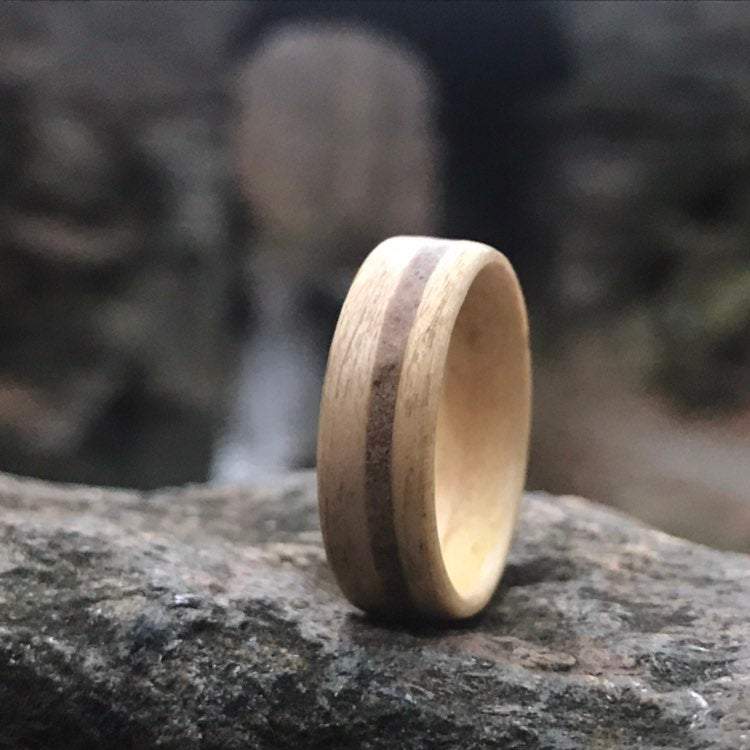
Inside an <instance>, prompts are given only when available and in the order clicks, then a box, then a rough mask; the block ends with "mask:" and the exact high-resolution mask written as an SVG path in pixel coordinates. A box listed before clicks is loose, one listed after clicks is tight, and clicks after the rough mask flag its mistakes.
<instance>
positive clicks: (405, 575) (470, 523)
mask: <svg viewBox="0 0 750 750" xmlns="http://www.w3.org/2000/svg"><path fill="white" fill-rule="evenodd" d="M530 381H531V378H530V357H529V347H528V325H527V318H526V310H525V305H524V301H523V295H522V293H521V290H520V287H519V285H518V281H517V279H516V276H515V273H514V272H513V269H512V267H511V265H510V263H509V262H508V260H507V259H506V258H505V256H503V255H502V254H501V253H499V252H497V251H496V250H494V249H492V248H490V247H488V246H486V245H482V244H479V243H476V242H469V241H463V240H460V241H459V240H441V239H436V238H429V237H395V238H392V239H390V240H386V241H385V242H383V243H381V244H380V245H379V246H378V247H377V248H375V250H373V252H372V253H371V254H370V255H369V257H368V258H367V260H366V261H365V262H364V264H363V265H362V267H361V269H360V270H359V273H358V274H357V277H356V278H355V280H354V282H353V284H352V287H351V289H350V291H349V294H348V296H347V298H346V301H345V303H344V306H343V309H342V312H341V316H340V318H339V323H338V326H337V328H336V333H335V336H334V339H333V343H332V345H331V351H330V354H329V360H328V368H327V373H326V379H325V384H324V387H323V397H322V401H321V415H320V431H319V437H318V483H319V503H320V516H321V526H322V529H323V538H324V541H325V546H326V551H327V555H328V560H329V562H330V564H331V567H332V568H333V571H334V573H335V575H336V578H337V579H338V581H339V584H340V585H341V588H342V590H343V591H344V593H345V595H346V596H347V597H348V598H349V599H350V600H351V601H352V602H353V603H354V604H355V605H356V606H358V607H360V608H362V609H364V610H367V611H370V612H374V613H377V614H379V615H382V616H386V617H391V618H403V617H409V616H415V615H416V616H426V617H432V618H443V619H455V618H462V617H469V616H471V615H473V614H475V613H476V612H478V611H479V610H480V609H481V608H482V607H483V606H484V605H485V604H486V603H487V601H488V600H489V598H490V596H491V595H492V593H493V591H494V590H495V588H496V586H497V582H498V580H499V578H500V575H501V572H502V569H503V565H504V562H505V557H506V554H507V550H508V546H509V544H510V540H511V536H512V532H513V529H514V526H515V520H516V516H517V513H518V505H519V502H520V498H521V494H522V491H523V484H524V479H525V472H526V460H527V454H528V441H529V422H530V400H531V382H530Z"/></svg>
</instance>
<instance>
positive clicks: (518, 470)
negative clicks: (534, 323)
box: [435, 264, 527, 598]
mask: <svg viewBox="0 0 750 750" xmlns="http://www.w3.org/2000/svg"><path fill="white" fill-rule="evenodd" d="M525 348H526V340H525V331H524V325H523V324H522V322H521V321H519V308H518V295H517V292H516V290H515V288H514V286H513V279H512V278H511V276H510V275H509V274H507V273H503V271H502V269H501V268H500V267H498V266H497V265H496V264H490V265H487V266H485V267H484V268H483V269H482V270H481V271H480V272H479V273H478V274H477V277H476V278H475V279H474V281H473V282H472V285H471V286H470V288H469V291H468V292H467V295H466V298H465V300H464V303H463V305H462V307H461V309H460V311H459V314H458V317H457V319H456V323H455V325H454V328H453V332H452V335H451V340H450V346H449V350H448V356H447V359H446V364H445V370H444V376H443V377H444V380H443V388H442V393H441V399H440V406H439V409H438V422H437V436H436V448H435V503H436V514H437V528H438V536H439V539H440V547H441V550H442V556H443V562H444V564H445V568H446V572H447V574H448V577H449V579H450V581H451V583H452V584H453V587H454V588H455V589H456V591H457V592H458V594H459V596H461V597H462V598H472V597H473V596H476V595H477V594H478V593H481V592H482V591H484V590H486V589H487V588H488V587H489V586H493V585H494V582H495V580H496V576H497V574H498V572H499V570H500V568H501V567H502V565H503V562H504V559H505V556H506V553H507V548H508V546H509V543H510V539H511V535H512V531H513V528H514V525H515V507H516V498H517V494H518V492H519V491H520V487H521V485H522V484H523V481H524V477H523V472H524V468H525V451H526V444H525V441H524V440H522V439H520V436H519V434H518V425H519V424H522V423H523V422H524V420H525V418H526V417H525V414H526V410H527V396H526V379H527V371H526V359H525V357H523V356H521V354H520V353H522V352H524V351H525Z"/></svg>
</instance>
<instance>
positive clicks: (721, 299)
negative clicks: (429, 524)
mask: <svg viewBox="0 0 750 750" xmlns="http://www.w3.org/2000/svg"><path fill="white" fill-rule="evenodd" d="M748 49H750V5H748V4H746V3H722V2H700V3H697V2H696V3H691V2H687V3H657V2H654V3H650V2H637V3H636V2H633V3H630V2H583V3H578V2H569V3H556V4H546V3H534V2H529V3H502V2H497V3H493V2H483V3H472V2H458V3H454V2H432V3H422V2H387V3H378V2H354V1H353V0H352V1H351V2H292V1H291V0H290V1H289V2H270V3H265V2H244V3H241V2H231V1H230V2H221V3H219V2H216V3H208V2H206V3H203V2H180V3H174V2H149V3H128V2H89V3H67V2H34V3H27V2H13V1H6V2H4V3H3V4H2V5H0V108H1V109H0V111H1V112H2V116H1V118H0V216H1V217H2V219H1V220H0V310H1V314H0V469H2V470H5V471H11V472H16V473H20V474H27V475H32V476H36V477H41V478H45V479H52V480H60V481H70V482H85V483H95V484H104V485H118V486H128V487H139V488H154V487H157V486H161V485H168V484H180V483H185V482H203V481H208V480H212V481H218V482H227V481H233V482H242V481H250V480H252V479H253V478H256V479H257V478H259V477H263V476H266V475H268V474H271V473H274V472H277V471H281V470H284V469H288V468H299V467H305V466H311V465H312V464H313V463H314V443H315V432H316V426H317V425H316V421H317V403H318V398H319V390H320V381H321V378H322V372H323V368H324V364H325V355H326V348H327V345H328V342H329V340H330V336H331V334H332V330H333V326H334V324H335V320H336V315H337V312H338V307H339V305H340V303H341V301H342V299H343V296H344V294H345V292H346V289H347V286H348V284H349V282H350V281H351V278H352V274H353V272H354V270H355V269H356V267H357V266H358V265H359V263H360V262H361V260H362V259H363V257H364V256H365V255H366V253H367V252H368V251H369V250H370V249H371V248H372V247H374V245H375V244H377V242H378V241H380V240H381V239H384V238H385V237H388V236H390V235H394V234H400V233H405V234H440V235H444V236H448V237H465V238H470V239H476V240H482V241H485V242H489V243H491V244H493V245H495V246H496V247H498V248H499V249H501V250H503V251H504V252H505V253H506V254H508V255H509V257H510V258H511V259H512V261H513V262H514V264H515V265H516V267H517V269H518V271H519V275H520V277H521V281H522V283H523V285H524V289H525V291H526V294H527V297H528V302H529V307H530V313H531V321H532V333H533V348H534V355H535V364H536V376H535V380H536V382H535V389H536V390H535V400H536V403H535V425H534V437H533V445H532V458H531V466H530V475H529V486H530V487H531V488H536V489H544V490H548V491H550V492H556V493H576V494H581V495H585V496H587V497H590V498H593V499H596V500H599V501H601V502H604V503H608V504H610V505H614V506H616V507H619V508H622V509H624V510H625V511H627V512H629V513H632V514H634V515H636V516H638V517H640V518H642V519H644V520H645V521H646V522H648V523H651V524H655V525H656V526H658V527H660V528H663V529H665V530H667V531H669V532H672V533H675V534H678V535H681V536H685V537H689V538H692V539H696V540H698V541H702V542H705V543H708V544H711V545H715V546H718V547H722V548H728V549H737V550H745V551H748V550H750V56H749V55H748V54H747V51H748Z"/></svg>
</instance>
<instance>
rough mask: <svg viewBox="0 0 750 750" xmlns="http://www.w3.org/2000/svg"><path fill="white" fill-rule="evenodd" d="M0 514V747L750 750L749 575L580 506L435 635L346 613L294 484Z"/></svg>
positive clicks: (45, 502)
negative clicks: (468, 614)
mask: <svg viewBox="0 0 750 750" xmlns="http://www.w3.org/2000/svg"><path fill="white" fill-rule="evenodd" d="M0 507H1V508H2V522H1V523H0V536H1V537H2V544H1V545H0V747H34V748H61V747H65V748H115V747H116V748H122V747H138V748H147V747H156V746H159V747H175V748H177V747H179V748H192V747H202V748H240V747H242V748H247V747H257V748H279V747H300V748H309V747H327V748H328V747H331V748H339V747H351V748H396V747H398V748H436V747H460V748H473V747H503V748H582V747H586V748H610V747H612V748H614V747H617V748H680V749H681V750H684V749H685V748H707V747H712V748H727V749H729V748H732V749H733V750H735V749H737V748H750V646H749V645H748V643H747V635H748V632H749V630H748V623H749V621H750V558H749V557H747V556H743V555H738V554H731V553H721V552H716V551H711V550H709V549H707V548H704V547H700V546H696V545H693V544H690V543H687V542H683V541H679V540H677V539H675V538H672V537H669V536H667V535H665V534H662V533H660V532H657V531H652V530H649V529H646V528H644V527H642V526H639V525H637V524H636V523H635V522H632V521H630V520H628V519H626V518H625V517H623V516H620V515H617V514H614V513H612V512H610V511H606V510H604V509H602V508H600V507H597V506H595V505H592V504H589V503H588V502H586V501H583V500H580V499H575V498H556V497H551V496H545V495H530V496H529V497H528V498H527V500H526V502H525V509H524V513H523V518H522V523H521V528H520V530H519V533H518V536H517V539H516V542H515V545H514V547H513V552H512V555H511V559H510V564H509V566H508V569H507V572H506V575H505V577H504V580H503V584H502V586H501V589H500V591H499V592H498V594H497V596H496V597H495V598H494V600H493V601H492V603H491V605H490V607H489V608H488V610H487V611H486V613H485V614H484V615H483V616H481V617H479V618H477V619H476V620H474V621H473V622H470V623H467V624H465V625H462V626H454V627H449V628H437V627H428V626H420V625H416V624H412V625H396V624H389V623H382V622H373V621H371V620H370V619H368V618H367V617H365V616H364V615H362V614H361V613H359V612H357V611H355V610H354V609H352V608H351V607H350V606H349V605H348V604H347V603H346V601H345V600H344V599H343V598H342V597H341V596H340V594H339V592H338V590H337V588H336V585H335V583H334V582H333V580H332V578H331V575H330V572H329V570H328V568H327V566H326V563H325V558H324V554H323V551H322V548H321V544H320V536H319V531H318V526H317V514H316V508H315V492H314V479H313V476H312V475H309V474H308V475H298V476H292V477H289V478H287V479H284V480H280V481H278V482H276V483H275V484H269V485H268V486H264V487H256V488H253V489H246V490H241V489H237V488H234V489H233V488H213V487H197V486H196V487H192V488H186V489H183V490H174V491H172V490H167V491H162V492H157V493H152V494H139V493H135V492H126V491H111V490H105V489H96V488H87V487H61V486H54V485H49V484H44V483H41V482H35V481H31V480H19V479H15V478H13V477H10V476H7V475H5V476H0Z"/></svg>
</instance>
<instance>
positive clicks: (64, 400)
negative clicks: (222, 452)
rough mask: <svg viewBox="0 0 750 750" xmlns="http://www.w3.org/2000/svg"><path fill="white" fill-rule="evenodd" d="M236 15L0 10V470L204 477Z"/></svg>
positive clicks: (224, 275) (221, 351) (223, 272)
mask: <svg viewBox="0 0 750 750" xmlns="http://www.w3.org/2000/svg"><path fill="white" fill-rule="evenodd" d="M239 10H240V6H239V5H238V4H236V3H224V4H220V5H217V6H216V7H215V8H214V10H213V11H212V12H211V13H209V14H206V13H205V6H203V5H202V4H200V3H190V2H188V3H180V4H166V3H144V4H139V5H134V4H130V3H119V2H113V3H99V4H78V3H18V2H8V3H3V4H2V6H0V107H2V111H3V118H2V121H0V167H2V169H1V170H0V171H1V174H0V216H1V217H2V222H0V341H1V342H2V346H0V466H2V468H3V469H6V470H10V471H16V472H20V473H27V474H31V475H34V476H38V477H46V478H51V479H60V480H66V481H78V482H93V483H99V484H119V485H129V486H138V487H154V486H161V485H164V484H171V483H183V482H185V481H201V480H205V479H206V478H207V475H208V466H209V461H210V453H211V444H212V439H213V435H214V432H215V429H216V424H217V422H218V420H219V415H220V413H221V403H222V401H223V397H224V390H223V389H224V386H225V383H226V379H227V375H226V372H227V370H226V363H227V357H228V350H229V346H230V344H229V338H228V336H229V332H228V329H227V317H228V312H227V306H228V303H227V289H228V288H229V286H230V283H229V279H230V278H231V275H232V272H231V263H232V258H231V257H230V253H229V250H228V247H227V240H226V238H225V235H224V231H225V229H224V200H223V196H224V195H225V193H226V184H227V179H226V169H225V167H224V161H223V159H222V154H223V153H224V144H223V141H222V137H221V134H222V131H221V128H220V127H219V126H220V125H221V123H222V121H223V111H222V101H223V100H222V96H221V66H220V64H219V63H220V53H219V47H220V44H219V40H220V39H223V38H224V37H225V34H226V33H227V32H226V24H227V23H228V22H229V20H230V19H231V14H232V13H233V12H237V11H239ZM242 10H243V12H244V7H243V8H242ZM212 50H213V53H212Z"/></svg>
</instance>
